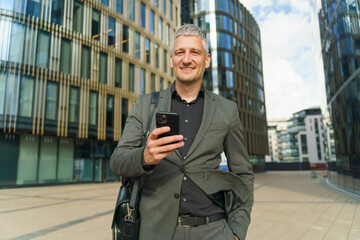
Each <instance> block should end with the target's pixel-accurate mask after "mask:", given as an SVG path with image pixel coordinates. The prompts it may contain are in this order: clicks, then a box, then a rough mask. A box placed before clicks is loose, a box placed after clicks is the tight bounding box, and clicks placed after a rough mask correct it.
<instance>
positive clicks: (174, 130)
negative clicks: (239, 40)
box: [156, 112, 180, 138]
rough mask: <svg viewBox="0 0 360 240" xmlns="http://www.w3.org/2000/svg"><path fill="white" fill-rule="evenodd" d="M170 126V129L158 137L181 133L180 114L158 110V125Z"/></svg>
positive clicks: (158, 126)
mask: <svg viewBox="0 0 360 240" xmlns="http://www.w3.org/2000/svg"><path fill="white" fill-rule="evenodd" d="M165 126H168V127H170V131H169V132H167V133H164V134H161V135H159V137H158V138H162V137H167V136H172V135H179V134H180V115H179V114H178V113H176V112H157V113H156V127H157V128H160V127H165Z"/></svg>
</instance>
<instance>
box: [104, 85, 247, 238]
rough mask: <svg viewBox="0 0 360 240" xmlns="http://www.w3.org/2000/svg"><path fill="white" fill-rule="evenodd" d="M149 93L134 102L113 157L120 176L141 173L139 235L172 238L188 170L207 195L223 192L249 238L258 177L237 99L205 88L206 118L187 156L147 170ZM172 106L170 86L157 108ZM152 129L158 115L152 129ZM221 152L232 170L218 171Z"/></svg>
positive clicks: (238, 229)
mask: <svg viewBox="0 0 360 240" xmlns="http://www.w3.org/2000/svg"><path fill="white" fill-rule="evenodd" d="M150 98H151V95H150V94H147V95H144V96H140V97H139V99H138V100H137V101H136V103H135V105H134V107H133V110H132V112H131V114H130V115H129V117H128V119H127V121H126V125H125V129H124V132H123V134H122V138H121V140H120V142H119V144H118V146H117V148H116V149H115V150H114V153H113V155H112V156H111V162H110V164H111V168H112V170H113V171H114V173H115V174H117V175H120V176H124V177H137V176H141V175H143V180H144V181H143V189H142V194H141V203H140V214H141V229H140V239H157V240H158V239H160V240H163V239H164V240H166V239H172V236H173V234H174V231H175V228H176V224H177V217H178V211H179V201H180V199H179V198H176V197H174V196H175V194H176V195H177V194H180V191H181V184H182V178H183V176H184V174H186V175H187V177H189V178H190V179H191V180H192V181H193V182H194V183H195V184H196V185H197V186H198V187H199V188H201V189H202V190H203V191H204V192H205V193H206V194H208V195H209V197H212V196H215V195H216V193H218V192H219V191H222V192H224V195H225V206H224V208H225V212H226V213H227V221H228V224H229V225H230V228H231V229H232V231H233V232H234V234H236V235H237V236H238V237H239V239H241V240H243V239H245V236H246V232H247V228H248V225H249V223H250V212H251V208H252V205H253V178H254V176H253V170H252V166H251V164H250V161H249V158H248V154H247V150H246V148H245V142H244V137H243V134H242V127H241V123H240V119H239V114H238V110H237V106H236V104H235V103H234V102H232V101H229V100H227V99H225V98H223V97H221V96H219V95H216V94H214V93H212V92H210V91H205V96H204V113H203V119H202V123H201V126H200V129H199V131H198V133H197V135H196V138H195V140H194V142H193V144H192V146H191V148H190V150H189V152H188V154H187V158H186V159H182V158H181V156H180V153H179V151H178V150H176V151H175V152H174V153H172V154H171V155H169V156H168V157H167V158H166V159H163V160H162V161H161V162H160V163H159V164H158V165H157V166H156V167H155V169H154V170H152V171H148V172H147V171H144V169H143V167H142V165H141V156H142V152H143V149H144V146H141V143H142V138H143V132H144V131H145V130H146V125H147V121H148V116H149V114H150ZM170 108H171V90H170V88H168V89H166V90H164V91H162V92H160V98H159V104H158V107H157V109H155V112H157V111H170ZM154 128H155V116H153V120H152V124H151V129H150V132H151V131H152V130H153V129H154ZM223 151H224V152H225V155H226V157H227V160H228V167H229V170H230V171H229V172H225V171H221V170H219V164H220V161H221V156H220V154H221V153H222V152H223ZM214 200H215V201H216V199H214Z"/></svg>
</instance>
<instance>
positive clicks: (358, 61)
mask: <svg viewBox="0 0 360 240" xmlns="http://www.w3.org/2000/svg"><path fill="white" fill-rule="evenodd" d="M321 3H322V8H321V10H320V12H319V23H320V34H321V42H322V56H323V62H324V72H325V85H326V86H325V87H326V94H327V103H328V107H329V110H330V114H331V117H332V123H333V130H334V139H335V149H336V162H329V163H328V168H329V170H330V171H329V179H330V181H331V182H333V183H334V184H336V185H339V186H341V187H343V188H345V189H347V190H349V191H353V192H356V193H360V75H359V73H360V28H359V26H360V25H359V21H360V5H359V1H346V0H340V1H335V0H323V1H321Z"/></svg>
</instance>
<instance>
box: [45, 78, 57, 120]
mask: <svg viewBox="0 0 360 240" xmlns="http://www.w3.org/2000/svg"><path fill="white" fill-rule="evenodd" d="M58 88H59V85H58V84H57V83H54V82H48V83H47V88H46V109H45V110H46V111H45V119H48V120H56V119H57V112H58V105H57V104H58V92H59V91H58Z"/></svg>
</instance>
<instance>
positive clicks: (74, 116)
mask: <svg viewBox="0 0 360 240" xmlns="http://www.w3.org/2000/svg"><path fill="white" fill-rule="evenodd" d="M79 112H80V90H79V88H78V87H70V99H69V122H72V123H78V122H79Z"/></svg>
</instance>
